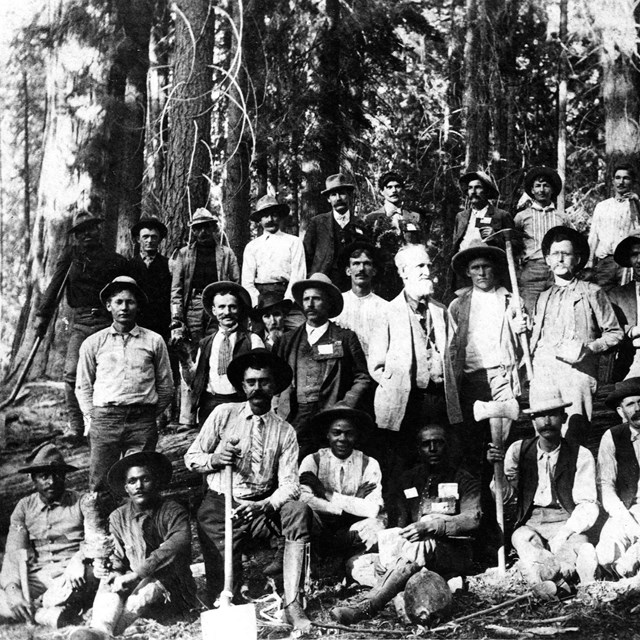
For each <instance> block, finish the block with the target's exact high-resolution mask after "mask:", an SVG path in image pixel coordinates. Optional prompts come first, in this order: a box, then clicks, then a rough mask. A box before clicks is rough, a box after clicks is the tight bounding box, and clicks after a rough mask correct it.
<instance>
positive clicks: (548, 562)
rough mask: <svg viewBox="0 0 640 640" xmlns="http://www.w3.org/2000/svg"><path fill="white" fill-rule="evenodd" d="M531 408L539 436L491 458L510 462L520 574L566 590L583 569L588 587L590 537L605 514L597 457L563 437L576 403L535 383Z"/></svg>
mask: <svg viewBox="0 0 640 640" xmlns="http://www.w3.org/2000/svg"><path fill="white" fill-rule="evenodd" d="M529 404H530V408H529V409H525V410H524V413H526V414H528V415H529V416H530V417H531V419H532V421H533V426H534V427H535V430H536V437H535V438H528V439H526V440H518V441H517V442H514V443H513V444H512V445H511V446H510V447H509V448H508V449H507V453H506V455H505V453H504V451H503V450H502V449H500V448H499V447H497V446H495V445H493V444H491V445H490V448H489V452H488V454H487V459H488V460H489V462H491V463H492V464H494V463H496V462H502V461H504V478H503V486H504V497H505V502H506V503H509V502H515V503H516V505H517V514H516V525H515V531H514V532H513V536H512V537H511V542H512V544H513V546H514V548H515V550H516V551H517V552H518V557H519V559H520V564H519V566H520V570H521V571H522V573H523V575H524V577H525V578H526V580H527V581H528V582H529V583H531V584H537V583H539V582H543V581H547V580H553V581H556V583H557V584H558V585H559V586H564V585H565V583H566V581H570V580H573V579H574V578H575V576H576V565H577V570H578V574H579V577H580V580H581V581H582V582H586V581H590V580H593V573H594V571H595V565H596V561H595V549H594V548H593V545H591V544H590V543H589V542H588V540H587V536H586V535H585V534H586V532H587V531H589V529H591V527H592V526H593V525H594V524H595V522H596V520H597V518H598V513H599V509H598V494H597V491H596V469H595V462H594V459H593V456H592V455H591V453H590V452H589V450H588V449H585V448H584V447H582V446H578V445H575V444H570V443H569V442H567V441H566V440H565V439H564V438H563V437H562V435H561V434H562V425H563V423H564V421H565V420H566V417H567V416H566V414H565V409H566V408H567V407H568V406H570V404H571V403H569V402H564V400H563V399H562V396H561V394H560V392H559V391H558V390H557V389H556V388H550V387H548V386H546V385H544V382H540V381H536V380H533V381H532V383H531V392H530V397H529ZM493 482H494V483H495V476H494V480H493Z"/></svg>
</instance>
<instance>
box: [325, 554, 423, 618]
mask: <svg viewBox="0 0 640 640" xmlns="http://www.w3.org/2000/svg"><path fill="white" fill-rule="evenodd" d="M418 571H420V565H418V564H417V563H416V562H412V561H411V560H405V559H404V558H400V559H398V561H397V562H396V565H395V567H393V568H392V569H389V570H387V572H386V573H385V574H384V577H383V579H382V583H381V584H380V586H379V587H378V588H376V589H372V590H371V591H370V592H369V595H368V596H367V598H366V600H364V601H363V602H361V603H360V604H357V605H356V606H355V607H334V608H333V609H331V611H330V612H329V613H330V615H331V617H332V618H333V619H334V620H336V621H337V622H338V623H340V624H344V625H347V626H348V625H351V624H355V623H356V622H360V621H361V620H367V619H368V618H371V617H372V616H373V615H374V614H376V613H378V611H380V610H382V609H384V606H385V605H386V604H387V602H389V600H391V599H392V598H393V597H394V596H395V595H397V594H398V593H400V592H401V591H402V590H403V589H404V587H405V585H406V584H407V582H408V581H409V578H410V577H411V576H412V575H413V574H414V573H418Z"/></svg>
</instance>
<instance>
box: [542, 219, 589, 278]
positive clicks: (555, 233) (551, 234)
mask: <svg viewBox="0 0 640 640" xmlns="http://www.w3.org/2000/svg"><path fill="white" fill-rule="evenodd" d="M561 236H565V237H566V238H568V239H569V240H570V241H571V244H572V245H573V250H574V251H575V253H577V254H579V255H580V260H579V261H578V265H577V267H576V271H580V269H582V268H583V267H584V265H585V264H587V262H588V261H589V242H588V241H587V239H586V238H585V237H584V236H583V235H582V234H581V233H580V232H579V231H576V230H575V229H572V228H571V227H564V226H562V225H560V226H557V227H551V229H549V231H547V233H545V234H544V237H543V238H542V244H541V248H542V255H543V256H545V257H546V256H548V255H549V251H550V250H551V245H552V244H553V243H554V242H556V241H557V238H558V237H561Z"/></svg>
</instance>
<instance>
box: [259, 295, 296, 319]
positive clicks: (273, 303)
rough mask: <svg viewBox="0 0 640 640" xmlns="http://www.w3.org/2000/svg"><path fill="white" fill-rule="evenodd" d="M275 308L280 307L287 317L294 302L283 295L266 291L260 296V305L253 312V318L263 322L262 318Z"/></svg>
mask: <svg viewBox="0 0 640 640" xmlns="http://www.w3.org/2000/svg"><path fill="white" fill-rule="evenodd" d="M274 307H280V308H281V309H282V310H283V312H284V313H285V315H286V314H287V313H289V311H291V307H293V302H291V300H289V299H287V298H285V297H284V294H282V293H278V292H277V291H266V292H265V293H261V294H260V295H259V296H258V304H257V305H256V306H255V307H254V308H253V310H252V311H251V317H252V318H253V319H254V320H261V319H262V316H263V315H264V314H265V313H267V312H268V311H270V310H271V309H273V308H274Z"/></svg>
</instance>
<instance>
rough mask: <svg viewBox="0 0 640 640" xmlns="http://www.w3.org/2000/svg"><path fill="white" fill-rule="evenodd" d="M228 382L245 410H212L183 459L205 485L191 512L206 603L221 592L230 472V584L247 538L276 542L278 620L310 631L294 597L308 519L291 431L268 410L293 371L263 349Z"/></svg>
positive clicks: (238, 363)
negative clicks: (279, 550)
mask: <svg viewBox="0 0 640 640" xmlns="http://www.w3.org/2000/svg"><path fill="white" fill-rule="evenodd" d="M227 375H228V377H229V380H230V381H231V382H232V383H233V384H234V385H235V386H236V388H238V389H239V390H242V392H243V393H244V395H245V396H246V398H247V400H246V402H236V403H229V404H222V405H219V406H217V407H216V408H215V409H214V410H213V411H212V413H211V414H210V415H209V417H208V418H207V420H206V421H205V423H204V425H203V426H202V429H201V430H200V433H199V434H198V435H197V437H196V439H195V440H194V442H193V443H192V444H191V446H190V447H189V449H188V451H187V453H186V454H185V456H184V462H185V465H186V467H187V469H189V470H191V471H197V472H199V473H202V474H204V475H205V479H206V483H207V492H206V494H205V496H204V499H203V501H202V504H201V506H200V508H199V510H198V536H199V538H200V544H201V547H202V554H203V556H204V563H205V572H206V578H207V595H208V597H209V598H210V599H211V601H214V600H215V598H216V597H217V596H218V595H219V593H220V591H221V589H222V587H223V560H222V559H223V549H224V531H225V516H224V502H225V500H224V487H225V467H226V466H227V465H232V466H233V498H234V507H235V509H234V525H233V564H234V576H235V584H237V585H239V584H242V580H241V572H242V562H241V553H242V552H243V550H244V549H243V547H244V546H245V545H246V543H247V542H248V541H249V540H250V539H252V538H254V537H257V538H266V539H273V538H276V537H280V536H283V537H284V539H285V541H284V562H283V570H282V575H283V583H284V603H283V606H284V611H285V615H286V616H287V619H288V621H289V622H290V623H291V624H292V625H293V626H294V629H295V630H297V631H308V630H309V628H310V626H311V625H310V622H309V620H308V618H307V617H306V615H305V613H304V610H303V608H302V599H301V592H302V586H303V580H304V578H303V576H304V563H305V555H306V554H307V552H308V545H309V540H310V536H309V531H310V526H311V517H312V514H311V510H310V509H309V507H308V506H307V505H305V504H304V503H302V502H300V501H299V500H297V497H298V496H299V492H300V485H299V484H298V465H297V458H298V443H297V441H296V434H295V431H294V430H293V428H292V427H291V425H290V424H289V423H288V422H286V421H285V420H284V419H283V417H282V415H283V414H281V413H276V412H275V411H273V410H272V408H271V401H272V399H273V397H274V396H275V395H276V394H278V393H281V392H282V391H283V390H284V389H285V388H286V387H288V386H289V385H290V383H291V379H292V378H293V371H292V370H291V367H290V366H289V365H288V364H287V363H286V362H285V361H284V360H282V359H281V358H279V357H278V356H276V355H275V354H274V353H272V352H270V351H268V350H267V349H254V350H253V351H249V352H247V353H243V354H242V355H240V356H238V357H236V358H234V359H233V360H232V361H231V363H230V364H229V367H228V369H227Z"/></svg>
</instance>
